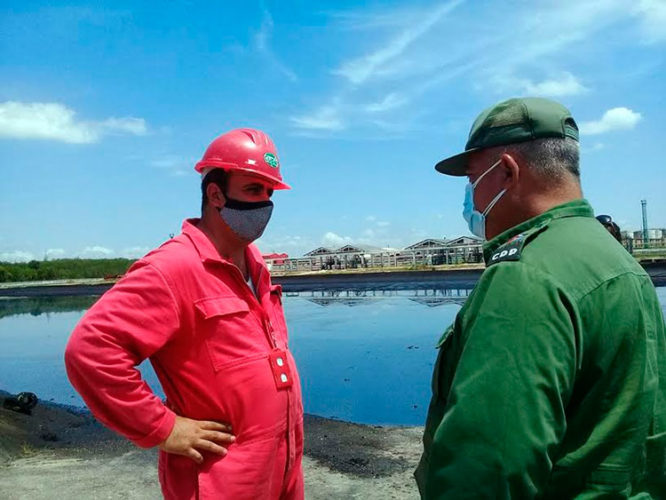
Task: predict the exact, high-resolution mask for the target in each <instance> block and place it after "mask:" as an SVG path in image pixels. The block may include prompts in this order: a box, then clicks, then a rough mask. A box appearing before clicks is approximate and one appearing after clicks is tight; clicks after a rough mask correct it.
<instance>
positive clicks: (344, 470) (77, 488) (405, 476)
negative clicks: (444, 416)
mask: <svg viewBox="0 0 666 500" xmlns="http://www.w3.org/2000/svg"><path fill="white" fill-rule="evenodd" d="M4 396H6V393H0V403H1V402H2V401H3V400H4ZM0 406H1V405H0ZM422 432H423V429H422V428H419V427H411V428H405V427H375V426H365V425H357V424H351V423H347V422H340V421H336V420H329V419H324V418H320V417H314V416H310V415H306V417H305V433H306V442H305V457H304V471H305V488H306V490H305V493H306V498H309V499H316V500H318V499H322V500H323V499H335V498H341V499H355V498H358V499H361V498H362V499H368V498H369V499H374V498H377V499H416V498H418V492H417V489H416V484H415V482H414V479H413V476H412V473H413V471H414V468H415V467H416V464H417V463H418V459H419V456H420V453H421V434H422ZM0 492H2V493H1V495H0V496H1V497H2V498H3V499H7V500H10V499H11V500H15V499H30V500H32V499H49V500H51V499H62V500H65V499H69V498H77V499H152V498H160V497H161V495H160V489H159V485H158V482H157V452H156V450H155V449H152V450H142V449H139V448H136V447H135V446H134V445H132V444H131V443H130V442H128V441H126V440H124V439H122V438H120V437H118V436H117V435H115V434H113V433H112V432H110V431H108V430H106V429H105V428H104V427H102V426H101V425H100V424H99V423H98V422H96V421H95V420H94V419H93V418H92V417H91V416H90V414H88V413H86V412H82V411H80V410H76V409H74V408H67V407H63V406H58V405H53V404H48V403H47V404H42V403H40V404H38V405H37V407H36V408H34V409H33V411H32V415H23V414H21V413H16V412H13V411H10V410H7V409H4V408H1V407H0Z"/></svg>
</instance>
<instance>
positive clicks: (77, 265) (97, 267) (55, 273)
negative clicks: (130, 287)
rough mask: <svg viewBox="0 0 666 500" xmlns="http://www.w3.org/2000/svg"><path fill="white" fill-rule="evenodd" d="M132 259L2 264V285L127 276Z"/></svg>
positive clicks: (34, 261)
mask: <svg viewBox="0 0 666 500" xmlns="http://www.w3.org/2000/svg"><path fill="white" fill-rule="evenodd" d="M133 262H134V260H132V259H57V260H44V261H38V260H31V261H30V262H20V263H9V262H0V283H5V282H9V281H41V280H59V279H81V278H111V277H113V278H115V277H116V276H120V275H122V274H125V272H126V271H127V269H128V268H129V267H130V265H132V263H133Z"/></svg>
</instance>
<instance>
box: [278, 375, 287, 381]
mask: <svg viewBox="0 0 666 500" xmlns="http://www.w3.org/2000/svg"><path fill="white" fill-rule="evenodd" d="M280 380H281V381H282V383H284V382H286V381H287V374H286V373H283V374H282V375H280Z"/></svg>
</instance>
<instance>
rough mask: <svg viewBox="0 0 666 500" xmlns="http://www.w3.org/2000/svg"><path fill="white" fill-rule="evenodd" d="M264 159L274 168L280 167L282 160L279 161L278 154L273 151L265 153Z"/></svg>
mask: <svg viewBox="0 0 666 500" xmlns="http://www.w3.org/2000/svg"><path fill="white" fill-rule="evenodd" d="M264 161H265V162H266V163H268V164H269V165H270V166H271V167H273V168H278V167H279V166H280V162H279V161H278V159H277V156H275V155H274V154H273V153H266V154H265V155H264Z"/></svg>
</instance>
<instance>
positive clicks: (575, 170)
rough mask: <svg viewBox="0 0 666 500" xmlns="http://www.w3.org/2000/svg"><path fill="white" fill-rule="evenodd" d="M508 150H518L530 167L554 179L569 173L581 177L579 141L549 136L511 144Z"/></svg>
mask: <svg viewBox="0 0 666 500" xmlns="http://www.w3.org/2000/svg"><path fill="white" fill-rule="evenodd" d="M506 149H507V150H508V151H516V152H517V153H518V154H519V155H520V156H522V158H523V160H525V162H526V163H527V164H528V165H529V166H530V168H532V169H534V170H535V171H537V172H539V173H540V174H542V175H544V176H547V177H548V178H549V179H552V180H556V181H559V180H562V179H563V178H564V176H565V175H566V174H567V173H568V174H570V175H572V176H573V177H574V178H575V179H576V180H578V179H579V178H580V168H579V146H578V142H577V141H575V140H573V139H571V138H569V137H565V138H564V139H560V138H555V137H548V138H545V139H535V140H533V141H528V142H520V143H517V144H511V145H509V146H508V147H507V148H506Z"/></svg>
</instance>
